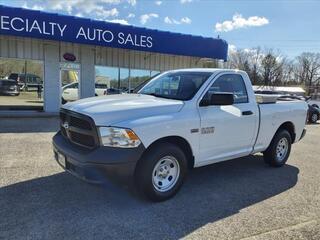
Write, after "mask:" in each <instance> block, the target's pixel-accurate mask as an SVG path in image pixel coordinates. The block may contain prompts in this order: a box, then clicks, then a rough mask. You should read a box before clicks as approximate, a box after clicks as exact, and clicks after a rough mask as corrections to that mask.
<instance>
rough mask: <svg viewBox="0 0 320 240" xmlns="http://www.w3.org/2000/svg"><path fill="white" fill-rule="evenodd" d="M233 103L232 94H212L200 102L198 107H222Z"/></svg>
mask: <svg viewBox="0 0 320 240" xmlns="http://www.w3.org/2000/svg"><path fill="white" fill-rule="evenodd" d="M233 103H234V98H233V94H232V93H223V92H220V93H213V94H212V95H211V96H210V98H203V99H202V100H201V102H200V106H202V107H205V106H212V105H216V106H223V105H232V104H233Z"/></svg>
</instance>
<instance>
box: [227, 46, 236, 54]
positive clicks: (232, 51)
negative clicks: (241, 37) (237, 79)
mask: <svg viewBox="0 0 320 240" xmlns="http://www.w3.org/2000/svg"><path fill="white" fill-rule="evenodd" d="M228 52H229V54H230V53H235V52H237V47H236V46H235V45H233V44H229V45H228Z"/></svg>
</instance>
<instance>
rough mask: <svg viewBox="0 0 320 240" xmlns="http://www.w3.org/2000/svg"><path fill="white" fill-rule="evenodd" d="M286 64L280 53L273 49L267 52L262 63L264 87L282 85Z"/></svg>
mask: <svg viewBox="0 0 320 240" xmlns="http://www.w3.org/2000/svg"><path fill="white" fill-rule="evenodd" d="M284 63H285V58H283V57H282V56H281V55H280V54H279V53H274V51H273V50H272V49H269V50H267V54H266V55H265V56H264V58H263V59H262V61H261V74H262V78H263V83H264V85H266V86H270V85H271V86H272V85H276V86H278V85H281V83H282V76H283V66H284Z"/></svg>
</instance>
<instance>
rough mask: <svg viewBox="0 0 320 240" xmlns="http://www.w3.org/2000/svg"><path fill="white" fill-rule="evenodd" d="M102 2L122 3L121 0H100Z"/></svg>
mask: <svg viewBox="0 0 320 240" xmlns="http://www.w3.org/2000/svg"><path fill="white" fill-rule="evenodd" d="M100 1H101V2H102V3H106V4H114V5H118V4H120V3H121V0H100Z"/></svg>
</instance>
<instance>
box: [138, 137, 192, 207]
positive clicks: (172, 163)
mask: <svg viewBox="0 0 320 240" xmlns="http://www.w3.org/2000/svg"><path fill="white" fill-rule="evenodd" d="M186 173H187V159H186V156H185V154H184V153H183V151H182V150H181V149H180V148H179V147H177V146H176V145H174V144H171V143H161V144H157V145H155V146H154V147H152V148H151V149H150V150H149V151H148V152H147V154H146V155H145V156H143V159H141V160H140V162H139V163H138V165H137V170H136V174H135V178H136V184H137V188H138V190H139V191H140V192H141V193H142V194H143V195H144V196H145V197H147V198H148V199H149V200H151V201H155V202H159V201H164V200H167V199H169V198H171V197H173V196H174V195H175V194H176V193H177V192H178V191H179V189H180V187H181V185H182V183H183V180H184V177H185V175H186Z"/></svg>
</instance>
